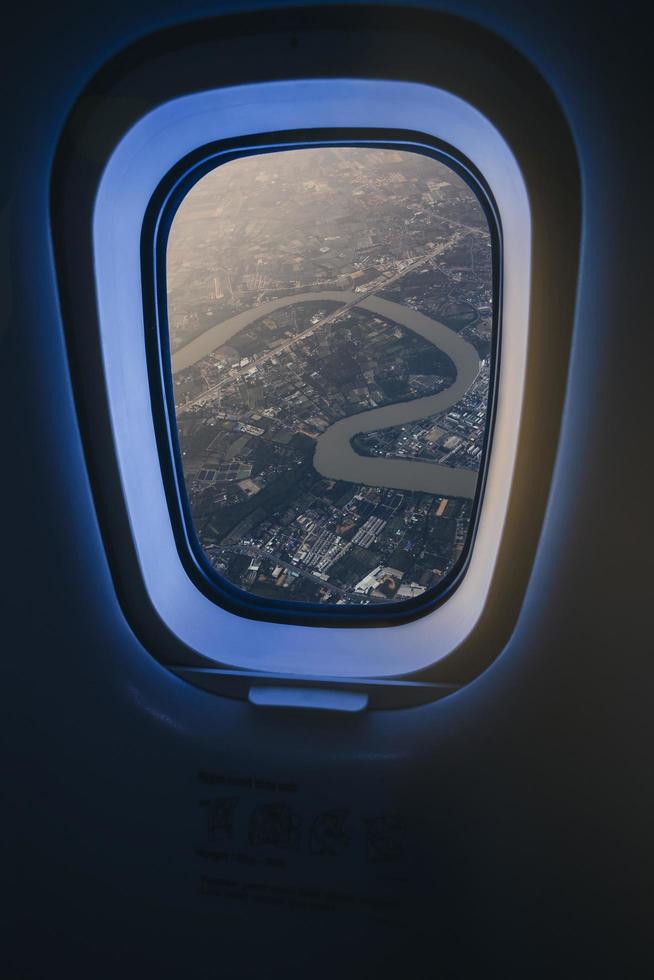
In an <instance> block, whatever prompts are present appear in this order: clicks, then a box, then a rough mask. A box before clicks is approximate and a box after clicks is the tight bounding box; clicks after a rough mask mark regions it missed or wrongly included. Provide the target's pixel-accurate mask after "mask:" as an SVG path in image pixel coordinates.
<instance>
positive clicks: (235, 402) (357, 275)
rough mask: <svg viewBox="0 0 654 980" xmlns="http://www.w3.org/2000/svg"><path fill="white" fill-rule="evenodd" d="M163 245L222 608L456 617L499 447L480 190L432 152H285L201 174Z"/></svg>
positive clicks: (180, 417) (193, 458)
mask: <svg viewBox="0 0 654 980" xmlns="http://www.w3.org/2000/svg"><path fill="white" fill-rule="evenodd" d="M162 227H163V229H164V231H163V232H162V235H163V238H162V242H161V245H160V252H161V254H162V258H161V271H160V275H161V278H162V280H163V281H164V283H165V289H164V290H160V295H163V296H165V302H163V303H162V306H163V307H165V308H164V309H160V311H159V319H160V321H161V323H162V329H163V332H164V334H165V337H164V338H163V345H164V348H165V349H167V350H168V351H169V355H170V356H169V360H168V363H169V366H170V371H169V372H168V377H167V379H166V383H167V386H168V398H169V413H170V415H171V418H172V423H170V430H171V435H172V450H173V455H174V463H175V467H176V478H177V481H178V488H179V490H180V494H179V496H180V497H181V499H182V510H183V511H184V518H183V519H184V521H185V522H186V530H185V540H186V541H187V542H190V546H191V548H192V549H193V550H194V552H195V556H196V560H197V561H198V562H199V563H200V564H201V566H202V567H203V569H204V571H205V574H206V575H207V577H208V578H209V579H210V581H211V582H212V583H213V585H214V586H215V590H216V598H217V599H218V601H220V597H221V594H222V595H223V596H224V595H228V594H229V593H230V591H231V593H232V594H233V593H234V592H235V591H236V592H238V593H240V594H243V593H248V594H249V595H250V596H251V597H253V598H254V599H255V601H257V602H259V603H263V604H264V605H265V604H266V603H268V604H272V605H273V606H278V605H279V604H280V603H281V604H286V605H289V604H296V608H297V607H298V606H297V604H302V608H305V609H306V610H308V611H310V610H311V609H316V608H320V609H321V615H322V616H323V617H324V616H325V613H327V612H328V611H329V609H330V608H332V609H333V608H334V607H356V608H357V610H358V611H360V612H361V613H362V614H365V615H367V616H371V615H377V616H379V615H380V614H382V615H383V612H384V608H385V609H387V610H388V608H389V605H393V607H394V608H396V607H399V605H400V604H404V606H406V608H407V609H413V608H416V606H417V605H423V606H424V605H425V604H426V603H432V604H433V603H434V602H435V601H437V600H438V599H439V598H442V597H443V596H444V595H445V594H446V593H447V592H448V590H449V589H450V588H451V587H452V584H453V583H456V581H457V580H458V578H460V576H461V574H462V572H463V571H464V569H465V562H466V559H467V555H468V553H469V550H470V547H471V543H472V539H473V536H474V528H475V521H476V514H477V510H478V505H479V500H480V496H481V490H482V484H483V473H484V468H485V462H486V455H487V452H486V450H487V447H488V445H489V433H490V428H491V425H490V422H491V415H492V412H491V402H492V394H493V377H494V372H495V366H496V365H495V362H496V347H497V329H496V320H497V286H498V284H497V276H496V274H495V270H496V268H497V261H498V256H497V247H496V227H495V225H494V220H493V217H492V214H491V211H490V208H489V204H488V201H487V200H486V198H485V197H484V194H483V192H482V191H481V190H480V188H479V187H477V186H476V185H475V184H474V182H473V181H472V180H471V178H470V176H469V175H468V174H465V173H464V171H463V170H462V168H461V167H460V166H458V165H457V164H456V163H455V162H453V161H452V160H450V159H447V158H445V157H444V156H443V155H442V154H438V153H437V152H435V151H434V150H432V149H429V150H427V149H425V148H416V147H413V146H412V147H408V146H406V145H402V144H397V143H396V144H394V145H393V144H392V143H388V144H384V145H382V144H375V145H370V144H363V143H361V144H359V145H352V144H349V145H319V146H317V145H313V146H306V145H305V146H301V147H300V146H288V147H283V148H279V147H277V148H272V149H271V148H265V149H263V150H261V149H260V150H259V151H258V152H254V153H253V152H251V151H250V152H249V154H248V155H243V154H242V153H241V154H233V155H231V156H230V157H228V158H227V159H226V160H225V159H224V158H223V159H222V160H221V162H219V164H218V165H216V161H215V160H214V161H213V163H212V164H211V169H209V167H208V166H207V165H206V164H205V165H204V166H203V168H202V170H201V175H200V176H198V173H197V172H196V173H193V174H190V175H189V176H188V179H187V181H186V184H185V185H184V188H183V193H182V192H180V191H178V192H177V196H176V198H175V201H174V206H172V205H171V212H170V215H169V217H168V220H167V221H164V222H163V223H162ZM160 342H161V341H160Z"/></svg>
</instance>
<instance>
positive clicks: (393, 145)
mask: <svg viewBox="0 0 654 980" xmlns="http://www.w3.org/2000/svg"><path fill="white" fill-rule="evenodd" d="M353 146H361V147H368V148H371V149H373V148H375V149H394V150H404V151H405V152H413V153H419V154H422V155H424V156H428V157H431V158H432V159H434V160H436V161H438V162H439V163H442V164H445V165H446V166H447V167H448V168H449V169H450V170H452V171H454V172H455V173H456V174H457V175H458V176H459V177H461V178H462V179H463V180H464V181H465V182H466V184H467V185H468V187H469V188H470V189H471V191H472V192H473V194H474V195H475V197H476V199H477V201H478V202H479V204H480V206H481V208H482V210H483V212H484V216H485V218H486V221H487V223H488V229H489V234H490V245H491V275H492V293H493V309H492V331H491V350H490V353H489V357H490V369H491V372H490V379H489V390H488V400H487V405H486V411H487V416H486V424H485V431H484V439H483V444H482V460H481V464H480V468H479V471H478V477H477V483H476V487H475V495H474V498H473V500H472V506H471V514H470V523H469V526H468V531H467V534H466V540H465V545H464V548H463V551H462V553H461V555H460V556H459V558H458V559H457V562H456V563H455V565H454V566H453V568H452V569H451V570H450V572H449V573H448V574H447V575H446V576H445V577H444V578H443V580H442V581H441V582H439V583H437V584H436V585H435V586H433V587H432V588H430V589H428V590H426V591H425V592H424V593H422V594H421V595H420V596H416V597H411V598H407V599H403V600H391V601H390V602H388V603H384V604H382V603H379V604H376V603H375V604H373V603H371V604H369V605H360V606H354V605H344V606H339V605H336V604H334V605H330V604H327V603H325V604H320V603H307V602H302V601H299V600H292V599H274V598H266V597H264V596H260V595H257V594H256V593H253V592H248V591H247V590H245V589H242V588H240V587H239V586H238V585H236V583H233V582H230V580H229V579H228V578H227V577H226V576H223V575H221V574H220V573H219V572H218V571H217V570H215V569H214V568H213V566H212V565H211V563H210V561H209V560H208V558H207V556H206V554H205V552H204V549H203V547H202V545H201V543H200V541H199V538H198V536H197V533H196V530H195V526H194V521H193V517H192V514H191V511H190V506H189V502H188V494H187V491H186V486H185V480H184V475H183V471H182V462H181V447H180V443H179V436H178V427H177V420H176V411H175V399H174V388H173V376H172V371H171V351H170V345H169V331H168V316H167V288H166V255H167V245H168V236H169V233H170V229H171V227H172V224H173V222H174V219H175V215H176V213H177V210H178V208H179V206H180V205H181V203H182V201H183V200H184V199H185V198H186V196H187V195H188V194H189V193H190V191H191V190H192V188H193V187H194V186H195V184H196V183H197V182H198V181H200V180H201V179H202V178H203V177H204V176H206V175H207V174H208V173H210V172H212V171H213V170H214V169H216V168H217V167H219V166H222V165H224V164H225V163H228V162H231V161H234V160H238V159H243V158H246V157H252V156H256V155H264V154H268V153H274V152H278V151H280V150H295V149H297V150H299V151H301V150H302V149H310V148H316V147H353ZM141 261H142V284H143V311H144V325H145V335H146V344H147V356H148V371H149V378H150V388H151V405H152V413H153V418H154V421H155V431H156V436H157V444H158V449H159V459H160V464H161V471H162V476H163V481H164V487H165V492H166V498H167V501H168V509H169V514H170V520H171V524H172V527H173V533H174V535H175V541H176V544H177V550H178V554H179V557H180V560H181V562H182V564H183V566H184V568H185V570H186V572H187V574H188V575H189V577H190V578H191V580H192V581H193V582H194V584H195V585H196V586H197V587H198V589H200V591H201V592H202V593H203V594H204V595H206V596H207V597H208V598H209V599H211V600H212V601H214V602H216V603H218V604H219V605H221V606H222V607H223V608H225V609H227V610H228V611H229V612H232V613H235V614H237V615H239V616H244V617H248V618H251V619H258V620H265V621H269V622H277V623H286V624H294V625H302V626H325V627H355V628H364V627H368V628H374V627H385V626H389V625H393V624H398V623H402V622H409V621H411V620H413V619H415V618H417V617H421V616H425V615H428V614H429V613H430V612H432V610H434V609H436V608H438V606H440V605H441V604H442V603H443V602H446V601H447V599H449V597H450V596H451V595H452V593H453V592H454V590H455V589H456V588H457V587H458V586H459V585H460V583H461V581H462V579H463V577H464V576H465V574H466V571H467V568H468V565H469V561H470V557H471V555H472V550H473V548H474V542H475V538H476V532H477V527H478V521H479V514H480V511H481V508H482V506H483V494H484V488H485V484H486V475H487V471H488V463H489V459H490V455H491V452H492V438H493V428H494V420H495V413H496V393H497V378H498V375H499V362H500V352H501V319H502V318H501V303H502V261H503V255H502V225H501V217H500V214H499V212H498V208H497V204H496V202H495V200H494V197H493V194H492V191H491V189H490V187H489V186H488V183H487V182H486V180H485V179H484V176H483V174H481V173H480V172H479V170H478V169H477V168H476V167H475V166H474V164H473V163H472V162H471V161H470V160H469V159H467V158H466V157H465V156H464V155H463V154H462V153H460V152H459V151H457V150H456V148H455V147H453V146H451V145H450V144H447V143H445V142H444V141H443V140H438V139H436V138H435V137H433V136H429V135H428V134H425V133H418V132H410V131H405V130H390V129H389V130H379V129H370V130H362V129H360V128H353V129H348V128H346V127H343V128H339V129H332V128H330V129H316V130H295V131H285V132H277V133H260V134H253V135H252V136H246V137H238V138H234V139H228V140H219V141H215V142H212V143H208V144H206V145H205V146H201V147H199V148H198V149H196V150H195V151H193V152H192V153H190V154H187V155H186V156H185V157H184V158H183V159H181V160H180V161H179V162H178V163H177V165H176V166H174V167H173V168H171V170H169V172H168V173H167V174H166V175H165V177H164V178H163V180H162V181H161V182H160V184H159V186H158V187H157V189H156V191H155V192H154V194H153V196H152V199H151V201H150V203H149V205H148V208H147V211H146V214H145V218H144V221H143V227H142V233H141Z"/></svg>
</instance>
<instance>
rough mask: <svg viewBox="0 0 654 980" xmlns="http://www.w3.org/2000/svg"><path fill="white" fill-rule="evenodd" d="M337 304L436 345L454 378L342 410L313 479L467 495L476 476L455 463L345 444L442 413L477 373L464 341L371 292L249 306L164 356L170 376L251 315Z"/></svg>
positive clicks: (319, 445) (324, 440) (323, 442)
mask: <svg viewBox="0 0 654 980" xmlns="http://www.w3.org/2000/svg"><path fill="white" fill-rule="evenodd" d="M321 301H329V302H337V303H342V304H343V305H348V304H350V305H356V306H359V307H361V308H362V309H364V310H369V311H370V312H371V313H374V314H376V315H377V316H381V317H384V318H385V319H387V320H391V321H393V322H394V323H399V324H401V325H402V326H404V327H408V329H409V330H413V332H414V333H417V334H420V336H421V337H424V338H425V339H426V340H428V341H429V342H430V343H432V344H433V345H434V346H435V347H438V348H439V349H440V350H442V351H443V352H444V353H445V354H447V355H448V357H450V358H451V360H452V361H453V362H454V366H455V367H456V378H455V380H454V381H453V382H452V384H451V385H450V386H449V388H446V389H445V390H444V391H440V392H438V394H436V395H426V396H425V397H424V398H415V399H413V401H408V402H394V403H393V404H391V405H385V406H384V407H383V408H373V409H370V410H369V411H366V412H359V413H357V414H355V415H348V416H347V417H346V418H344V419H340V420H339V421H338V422H334V424H333V425H330V426H329V428H327V429H325V431H324V432H323V433H322V434H321V435H320V436H319V437H318V440H317V442H316V449H315V453H314V458H313V464H314V466H315V468H316V470H317V471H318V472H319V473H320V474H321V476H324V477H328V478H329V479H331V480H348V481H350V482H352V483H364V484H367V485H368V486H373V487H389V488H393V489H396V490H420V491H423V492H425V493H434V494H441V495H444V496H457V497H473V496H474V493H475V487H476V485H477V473H476V471H474V470H468V469H463V468H461V467H458V468H457V467H453V466H441V465H439V464H438V463H430V462H427V461H425V462H422V461H420V460H413V459H411V460H409V459H377V458H372V457H369V456H360V455H359V454H358V453H356V452H355V451H354V450H353V448H352V445H351V442H350V440H351V439H352V436H354V435H356V434H357V433H360V432H372V431H373V430H376V429H386V428H389V427H390V426H395V425H405V424H406V423H407V422H417V421H418V420H419V419H423V418H426V417H427V416H429V415H434V414H436V413H437V412H443V411H445V410H446V409H448V408H450V407H451V406H452V405H455V404H456V403H457V402H458V401H459V400H460V399H461V398H462V396H463V395H464V394H465V392H466V391H467V390H468V388H469V387H470V386H471V385H472V383H473V382H474V380H475V378H476V377H477V374H478V373H479V367H480V363H479V355H478V354H477V351H476V350H475V348H474V347H473V345H472V344H469V343H468V342H467V341H466V340H463V338H462V337H460V336H459V335H458V334H457V333H455V332H454V330H450V328H449V327H446V326H445V324H443V323H439V322H438V320H432V319H431V317H428V316H425V314H424V313H419V312H417V311H416V310H413V309H411V307H409V306H401V305H400V304H399V303H393V302H391V301H390V300H386V299H381V298H380V297H378V296H374V295H368V296H365V295H364V296H359V295H358V294H356V293H354V292H349V291H343V290H340V291H330V292H319V293H298V294H296V295H293V296H284V297H280V298H278V299H273V300H270V301H269V302H268V303H263V304H262V305H261V306H257V307H256V308H255V309H253V310H246V311H245V312H244V313H239V314H238V315H237V316H234V317H231V318H230V319H229V320H225V321H224V322H223V323H219V324H217V325H216V326H214V327H210V328H209V329H208V330H206V331H205V332H204V333H203V334H201V335H200V336H199V337H196V338H195V340H192V341H191V342H190V343H188V344H186V345H185V346H184V347H182V348H181V349H180V350H178V351H177V352H176V353H175V354H173V356H172V368H173V373H174V374H176V373H177V372H179V371H183V370H185V369H186V368H189V367H191V365H193V364H195V363H196V362H197V361H199V360H201V359H202V358H203V357H206V356H207V354H210V353H211V351H213V350H215V349H216V348H217V347H221V346H222V345H223V344H226V343H227V342H228V341H229V339H230V338H231V337H233V336H234V335H235V334H237V333H238V332H239V331H240V330H243V329H244V328H245V327H247V326H249V324H251V323H253V322H254V321H255V320H258V319H260V318H261V317H263V316H267V315H268V314H270V313H273V312H274V311H275V310H279V309H281V308H282V307H285V306H292V305H294V304H297V303H313V302H321Z"/></svg>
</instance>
